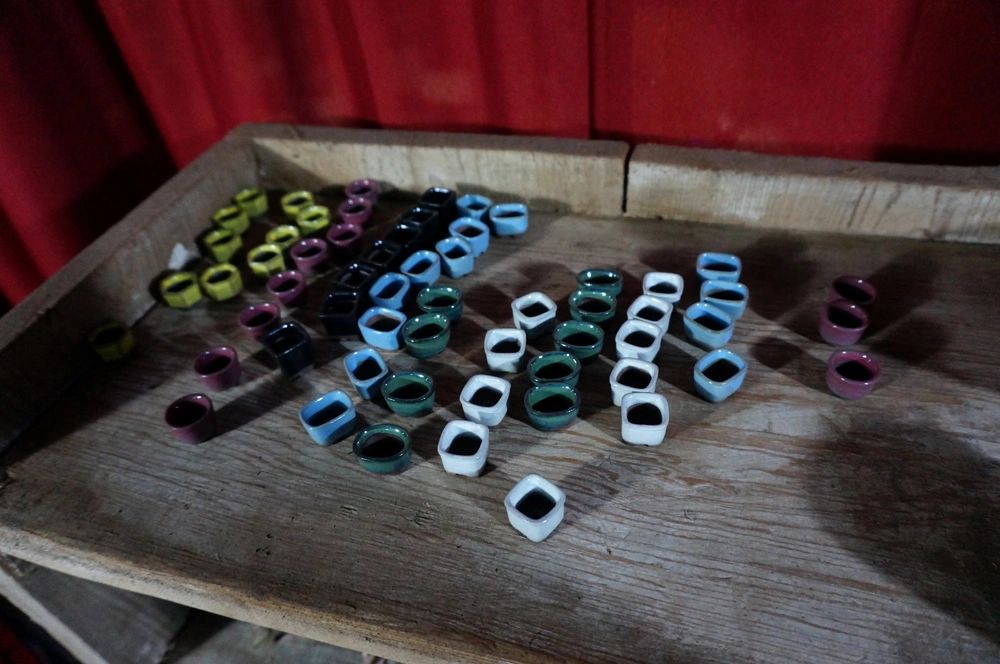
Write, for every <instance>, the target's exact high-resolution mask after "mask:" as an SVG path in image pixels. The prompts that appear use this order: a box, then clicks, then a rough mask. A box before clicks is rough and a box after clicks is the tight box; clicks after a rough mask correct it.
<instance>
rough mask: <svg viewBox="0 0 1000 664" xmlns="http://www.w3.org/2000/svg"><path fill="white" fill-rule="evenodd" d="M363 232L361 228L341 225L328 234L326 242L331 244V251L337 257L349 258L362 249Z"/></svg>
mask: <svg viewBox="0 0 1000 664" xmlns="http://www.w3.org/2000/svg"><path fill="white" fill-rule="evenodd" d="M362 232H363V231H362V230H361V227H360V226H352V225H351V224H339V225H337V226H333V227H331V228H330V230H328V231H327V232H326V241H327V242H328V243H329V244H330V249H331V251H333V253H334V255H335V256H337V257H339V258H347V257H349V256H353V255H354V254H356V253H358V251H359V250H360V249H361V234H362Z"/></svg>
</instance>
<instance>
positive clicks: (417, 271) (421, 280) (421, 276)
mask: <svg viewBox="0 0 1000 664" xmlns="http://www.w3.org/2000/svg"><path fill="white" fill-rule="evenodd" d="M399 271H400V272H402V273H403V274H404V275H406V277H407V278H408V279H409V280H410V284H411V285H412V286H413V287H414V288H417V289H419V288H423V287H424V286H430V285H431V284H433V283H434V282H435V281H437V280H438V279H440V278H441V257H440V256H438V255H437V252H436V251H428V250H426V249H424V250H421V251H414V252H413V253H412V254H410V255H409V257H407V259H406V260H405V261H403V264H402V265H401V266H400V267H399Z"/></svg>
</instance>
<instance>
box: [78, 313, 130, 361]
mask: <svg viewBox="0 0 1000 664" xmlns="http://www.w3.org/2000/svg"><path fill="white" fill-rule="evenodd" d="M87 343H88V344H90V347H91V349H92V350H93V351H94V352H95V353H97V356H98V357H99V358H101V360H103V361H104V362H117V361H118V360H123V359H125V358H126V357H128V356H129V354H131V352H132V350H133V349H134V348H135V335H133V334H132V330H130V329H129V328H127V327H125V326H124V325H122V324H121V323H118V322H116V321H111V320H109V321H105V322H103V323H101V324H100V325H98V326H97V327H95V328H94V329H93V330H91V331H90V333H89V334H88V335H87Z"/></svg>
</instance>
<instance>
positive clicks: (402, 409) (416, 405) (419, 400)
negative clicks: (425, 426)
mask: <svg viewBox="0 0 1000 664" xmlns="http://www.w3.org/2000/svg"><path fill="white" fill-rule="evenodd" d="M382 398H384V399H385V403H386V405H388V406H389V409H390V410H392V412H394V413H396V414H397V415H402V416H404V417H419V416H421V415H426V414H427V413H429V412H431V410H432V409H433V408H434V379H433V378H431V377H430V376H428V375H427V374H425V373H422V372H420V371H400V372H399V373H393V374H389V377H388V378H386V379H385V382H383V383H382Z"/></svg>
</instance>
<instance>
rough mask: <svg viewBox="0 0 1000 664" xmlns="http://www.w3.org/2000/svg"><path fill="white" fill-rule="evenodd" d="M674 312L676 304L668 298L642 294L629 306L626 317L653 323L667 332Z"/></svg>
mask: <svg viewBox="0 0 1000 664" xmlns="http://www.w3.org/2000/svg"><path fill="white" fill-rule="evenodd" d="M673 313H674V305H672V304H671V303H669V302H667V301H666V300H663V299H660V298H658V297H653V296H652V295H640V296H639V297H637V298H635V301H634V302H632V304H631V305H630V306H629V308H628V310H627V311H626V312H625V317H626V318H628V319H632V318H635V319H636V320H641V321H646V322H647V323H652V324H653V325H655V326H656V327H658V328H660V331H661V332H663V333H664V334H666V333H667V330H669V329H670V317H671V315H672V314H673Z"/></svg>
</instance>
